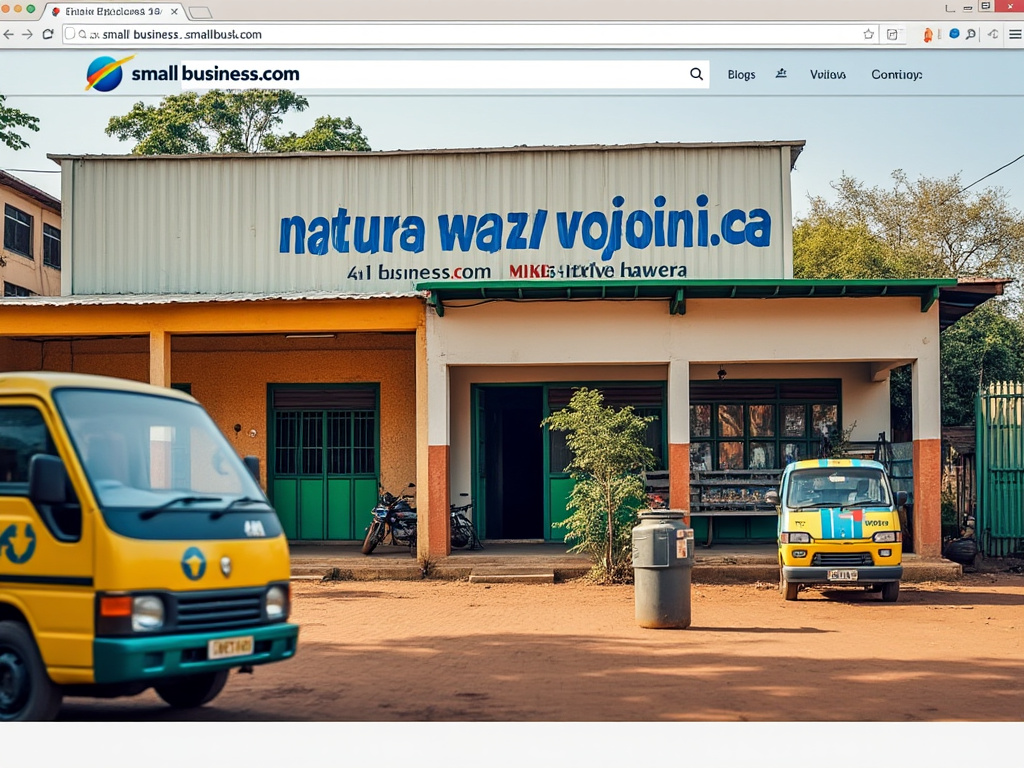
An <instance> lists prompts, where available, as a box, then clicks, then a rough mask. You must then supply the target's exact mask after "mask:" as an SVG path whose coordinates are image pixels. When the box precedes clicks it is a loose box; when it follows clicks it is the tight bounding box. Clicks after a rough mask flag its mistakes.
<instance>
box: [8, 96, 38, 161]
mask: <svg viewBox="0 0 1024 768" xmlns="http://www.w3.org/2000/svg"><path fill="white" fill-rule="evenodd" d="M6 101H7V97H6V96H4V95H3V94H0V142H2V143H4V144H6V145H7V146H8V147H9V148H11V149H13V150H19V149H24V148H25V147H27V146H28V142H27V141H25V139H24V138H22V135H21V133H20V132H19V131H18V130H17V129H18V128H23V129H25V130H29V131H38V130H39V118H38V117H33V116H32V115H30V114H29V113H28V112H23V111H22V110H20V109H15V108H14V107H8V106H6V105H5V102H6Z"/></svg>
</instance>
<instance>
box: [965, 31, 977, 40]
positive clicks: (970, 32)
mask: <svg viewBox="0 0 1024 768" xmlns="http://www.w3.org/2000/svg"><path fill="white" fill-rule="evenodd" d="M977 36H978V33H977V32H975V31H974V30H973V29H968V30H967V39H968V40H970V39H971V38H974V37H977Z"/></svg>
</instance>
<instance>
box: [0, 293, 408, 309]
mask: <svg viewBox="0 0 1024 768" xmlns="http://www.w3.org/2000/svg"><path fill="white" fill-rule="evenodd" d="M425 295H426V294H424V293H422V292H419V291H407V292H394V293H346V292H342V291H297V292H290V293H166V294H158V293H137V294H131V293H118V294H95V295H82V296H24V297H13V296H11V297H4V298H3V299H0V306H4V305H14V304H17V305H21V306H25V305H29V306H43V307H61V306H83V305H90V304H95V305H98V304H107V305H111V304H131V305H138V304H210V303H216V302H243V301H273V300H280V301H319V300H327V299H353V300H355V299H408V298H423V297H424V296H425Z"/></svg>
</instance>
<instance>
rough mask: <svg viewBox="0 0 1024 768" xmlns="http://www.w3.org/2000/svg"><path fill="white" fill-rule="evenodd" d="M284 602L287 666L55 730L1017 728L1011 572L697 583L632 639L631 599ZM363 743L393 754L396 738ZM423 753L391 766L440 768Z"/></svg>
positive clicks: (1020, 619) (1020, 626)
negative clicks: (145, 725) (683, 616)
mask: <svg viewBox="0 0 1024 768" xmlns="http://www.w3.org/2000/svg"><path fill="white" fill-rule="evenodd" d="M293 596H294V611H293V619H294V620H296V621H297V622H298V623H299V624H300V626H301V631H300V638H299V652H298V654H297V655H296V657H295V658H294V659H292V660H290V661H287V662H284V663H281V664H276V665H269V666H266V667H258V668H257V669H256V671H255V674H254V675H241V674H233V675H232V676H231V679H230V681H229V683H228V686H227V688H226V689H225V691H224V693H223V694H221V696H220V697H219V698H218V699H217V700H216V701H214V702H213V703H212V704H211V705H208V706H206V707H204V708H202V709H200V710H193V711H191V712H185V713H179V712H175V711H173V710H170V709H169V708H167V707H165V706H164V705H163V704H162V703H161V702H160V701H159V700H158V699H157V698H156V696H155V694H153V693H152V692H147V693H145V694H143V695H142V696H139V697H136V698H134V699H119V700H112V701H97V700H90V699H67V700H66V701H65V706H64V709H63V710H62V713H61V720H64V721H96V720H131V721H142V722H153V721H168V720H196V721H218V720H219V721H223V720H229V721H241V722H250V723H251V722H256V723H259V722H264V721H325V722H331V723H334V724H335V726H334V730H332V731H331V733H332V734H339V735H340V734H344V736H343V737H341V738H343V739H344V740H345V741H349V740H350V739H352V738H355V739H357V740H358V739H359V736H358V735H357V734H360V733H361V732H362V731H363V729H354V728H352V727H347V728H345V729H344V730H338V725H337V724H338V723H339V722H348V723H353V722H362V721H374V722H380V721H384V722H394V721H420V722H436V721H447V722H457V723H467V722H478V721H491V722H499V723H502V722H504V723H535V724H536V723H538V722H540V721H545V722H546V721H556V722H562V723H563V725H562V726H560V728H561V731H560V733H561V734H562V735H566V734H568V733H573V729H572V728H571V727H568V726H567V725H566V724H569V723H631V722H632V723H639V722H640V721H653V722H662V723H681V722H687V723H729V722H732V723H738V722H745V721H761V722H763V723H773V722H774V723H778V722H789V723H792V722H798V723H799V722H805V723H820V722H821V721H824V722H832V723H842V722H846V723H850V722H852V723H864V722H875V723H879V722H881V721H887V722H894V723H913V722H918V723H920V722H926V723H927V722H931V723H945V724H946V725H944V726H943V733H945V734H947V736H946V737H947V738H948V734H949V732H950V731H949V729H950V725H949V723H950V721H959V722H974V723H982V722H995V723H1006V724H1019V722H1020V721H1021V720H1022V719H1024V576H1021V575H1015V574H1011V573H999V574H973V575H967V576H965V577H964V579H963V581H962V582H958V583H956V584H904V585H903V591H902V592H901V594H900V599H899V602H897V603H882V602H881V601H880V600H879V597H878V595H876V594H868V593H865V592H851V591H835V592H832V593H829V594H828V596H826V594H824V593H822V592H819V591H815V590H809V591H806V592H801V595H800V599H799V600H798V601H797V602H795V603H787V602H785V601H783V600H782V598H781V596H780V595H779V593H778V590H777V587H776V585H775V584H757V585H734V586H719V585H699V584H696V585H694V586H693V590H692V614H693V624H692V626H691V627H690V628H689V629H685V630H651V629H643V628H640V627H638V626H637V625H636V621H635V617H634V595H633V588H632V586H619V587H601V586H595V585H591V584H586V583H578V582H571V583H564V584H554V585H519V584H502V585H481V584H470V583H468V582H437V581H424V582H322V583H321V582H315V581H300V582H295V583H294V585H293ZM371 727H372V728H375V729H379V728H380V726H371ZM815 727H817V728H820V727H821V726H820V725H817V726H815ZM1012 727H1014V728H1015V729H1017V728H1019V725H1013V726H1012ZM266 728H267V726H263V727H262V729H260V732H264V731H266ZM605 728H610V729H611V730H615V729H614V727H608V726H605V727H600V728H597V729H596V730H595V729H590V731H588V733H595V734H596V735H597V736H598V737H600V736H601V734H602V733H603V732H604V730H605ZM904 728H905V726H904ZM230 732H231V731H230V729H229V730H228V731H226V732H225V733H230ZM267 732H273V727H271V728H270V731H267ZM419 732H421V733H422V731H419ZM474 732H478V731H474V730H473V729H470V730H469V731H468V733H470V734H472V733H474ZM515 732H516V733H518V732H519V731H518V730H515ZM784 732H785V733H786V734H789V737H793V735H794V733H804V732H806V731H801V730H800V729H793V728H789V729H788V730H785V731H784ZM879 732H880V730H879V726H877V725H876V726H875V727H874V728H873V733H875V734H877V733H879ZM881 732H884V730H883V731H881ZM445 733H448V731H447V730H445ZM778 733H779V732H778V730H777V729H776V731H775V734H776V736H777V735H778ZM817 733H821V731H817ZM890 733H891V732H890ZM901 733H906V732H905V731H901ZM1018 736H1019V732H1018ZM333 738H334V737H332V739H333ZM445 738H447V737H445ZM505 738H507V736H506V737H505ZM628 738H629V737H628V736H623V735H620V736H618V737H617V739H616V743H618V744H619V745H620V746H621V745H623V744H624V743H625V744H628ZM759 738H767V739H768V740H769V741H771V739H772V737H759ZM918 738H919V739H920V737H918ZM991 738H992V737H991V736H987V737H986V739H987V740H988V741H987V743H989V744H990V746H994V744H993V743H992V741H991ZM623 739H626V741H625V742H623ZM923 741H926V740H923ZM350 743H351V742H350ZM373 743H374V744H376V748H383V749H384V750H385V751H388V749H387V747H386V745H388V744H389V743H390V737H389V736H387V735H385V733H383V732H381V733H379V734H378V735H377V736H376V737H375V741H374V742H373ZM964 743H965V744H966V743H967V742H966V741H965V742H964ZM513 744H514V740H513ZM596 744H598V745H599V744H600V741H597V742H596ZM763 746H764V747H767V746H768V744H767V743H765V744H764V745H763ZM933 746H936V747H937V746H938V745H937V744H933ZM590 747H591V748H594V744H591V745H590ZM1011 748H1014V747H1011ZM253 749H254V750H256V751H259V750H258V749H257V748H255V747H253ZM467 749H469V748H468V746H467ZM417 751H418V750H414V749H412V748H411V746H410V747H404V748H402V749H401V752H400V753H399V754H404V755H405V760H411V762H412V763H413V764H415V765H417V766H418V767H419V766H423V765H428V764H434V763H429V761H427V760H425V758H424V759H423V760H420V759H417V757H415V755H416V752H417ZM428 751H429V750H428ZM364 754H365V753H364ZM444 754H447V755H448V757H449V758H451V757H453V755H452V753H451V752H446V753H444ZM467 754H477V755H478V757H479V753H478V752H474V750H472V749H469V751H468V752H461V751H460V752H459V755H461V756H462V757H461V758H460V759H455V760H450V761H449V762H447V763H443V764H445V765H468V764H473V765H477V764H479V762H478V761H477V760H473V761H471V763H467V762H466V760H465V759H463V758H465V756H466V755H467ZM608 754H611V753H609V752H605V751H602V750H601V749H600V748H598V749H597V751H596V753H594V754H593V755H592V756H591V758H590V759H589V764H590V765H595V764H599V765H605V764H608V763H602V762H600V758H601V756H602V755H608ZM887 754H889V757H890V758H891V757H893V756H894V755H893V754H891V753H888V752H887ZM350 756H354V755H351V754H350ZM947 756H949V755H948V754H947ZM582 757H583V755H577V758H582ZM850 757H851V761H852V762H851V763H850V764H851V765H853V764H858V762H857V760H854V758H855V757H856V755H855V754H854V753H851V754H850ZM595 759H596V762H595ZM859 760H860V764H862V763H863V755H862V756H861V758H859ZM392 762H395V764H404V762H403V761H401V760H399V761H392ZM485 762H486V764H487V765H495V764H502V765H504V764H507V763H502V762H500V760H499V761H498V762H495V761H493V760H488V761H485ZM627 762H628V760H627ZM575 763H577V760H576V759H574V760H572V761H570V763H567V764H575ZM248 764H252V761H251V760H250V761H249V763H248ZM377 764H381V763H380V762H379V761H378V763H377ZM515 764H517V765H518V764H524V763H515ZM616 764H621V763H616ZM709 764H710V763H709V762H707V761H706V760H705V761H702V762H701V765H709ZM759 764H760V765H764V764H765V763H764V761H760V763H759ZM845 764H846V763H842V762H836V761H835V760H833V761H832V762H831V763H830V765H835V766H838V765H845ZM904 764H906V763H904ZM938 764H941V761H940V763H938Z"/></svg>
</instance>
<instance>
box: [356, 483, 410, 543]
mask: <svg viewBox="0 0 1024 768" xmlns="http://www.w3.org/2000/svg"><path fill="white" fill-rule="evenodd" d="M415 487H416V486H415V485H414V484H413V483H409V486H408V488H407V489H406V490H407V491H408V489H409V488H415ZM378 490H379V495H378V497H377V505H376V506H375V507H374V508H373V520H372V522H371V523H370V527H369V528H367V530H366V538H365V539H363V550H362V551H363V554H364V555H368V554H370V553H371V552H373V550H375V549H376V548H377V545H378V544H380V543H381V542H383V541H384V540H385V539H388V540H389V541H390V542H391V543H392V544H395V545H397V546H406V547H408V548H409V551H410V553H411V554H413V555H415V554H416V553H415V549H416V510H415V509H414V508H413V506H412V504H410V503H409V502H410V500H411V499H412V498H413V497H412V495H411V494H409V493H403V494H402V495H401V496H395V495H394V494H391V493H388V492H387V491H385V490H384V489H383V488H379V489H378Z"/></svg>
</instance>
